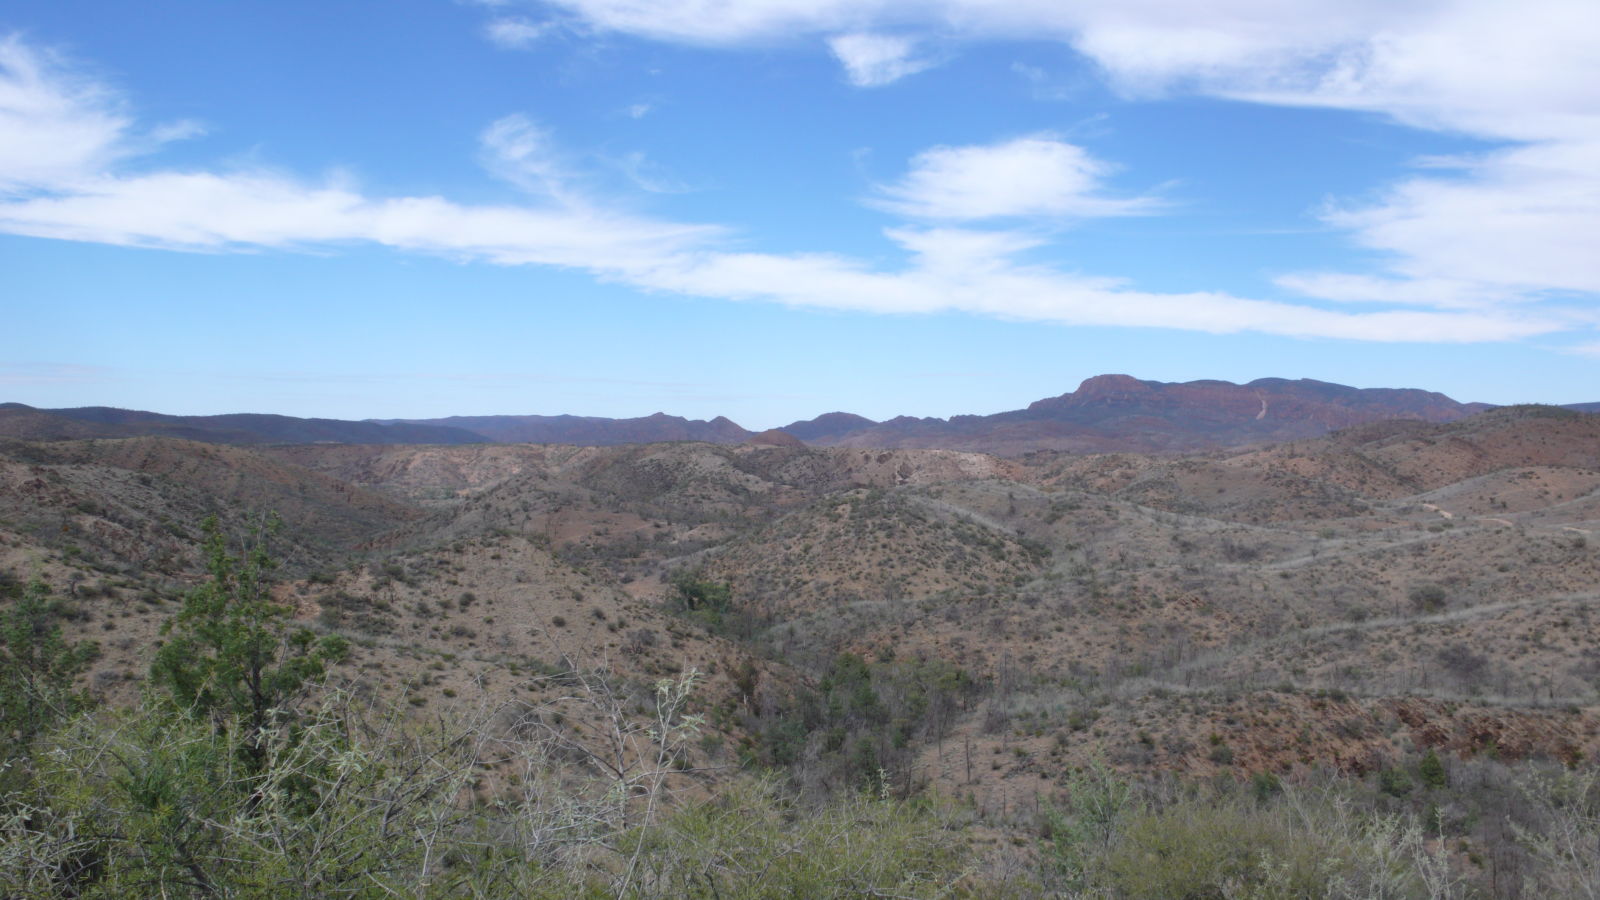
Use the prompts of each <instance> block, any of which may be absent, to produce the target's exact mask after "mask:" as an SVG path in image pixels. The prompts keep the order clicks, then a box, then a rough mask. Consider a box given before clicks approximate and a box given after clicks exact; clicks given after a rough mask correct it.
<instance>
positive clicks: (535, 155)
mask: <svg viewBox="0 0 1600 900" xmlns="http://www.w3.org/2000/svg"><path fill="white" fill-rule="evenodd" d="M479 143H480V144H481V145H482V147H483V153H482V155H481V160H482V162H483V165H484V168H486V169H488V170H489V171H490V172H492V173H493V174H494V175H495V176H496V177H499V178H501V179H503V180H505V181H507V182H510V183H511V184H514V185H516V186H517V187H519V188H522V189H523V190H524V191H526V192H528V193H529V194H532V195H533V196H536V197H546V198H549V199H552V200H557V201H561V202H568V203H571V202H576V195H575V194H574V192H573V191H572V189H571V187H570V185H571V182H572V175H571V173H570V171H569V167H568V166H567V165H566V164H565V163H563V162H562V161H561V159H560V154H559V153H558V152H557V150H556V148H555V144H554V142H553V141H552V140H551V139H550V134H549V132H547V131H546V130H545V129H543V128H541V127H539V126H538V125H535V124H534V123H533V121H532V120H531V119H529V118H528V117H527V116H525V115H522V114H520V113H515V114H512V115H509V116H505V117H503V118H500V119H497V120H495V121H494V122H493V123H492V124H490V125H489V127H488V128H486V129H484V132H483V134H482V135H481V136H480V137H479Z"/></svg>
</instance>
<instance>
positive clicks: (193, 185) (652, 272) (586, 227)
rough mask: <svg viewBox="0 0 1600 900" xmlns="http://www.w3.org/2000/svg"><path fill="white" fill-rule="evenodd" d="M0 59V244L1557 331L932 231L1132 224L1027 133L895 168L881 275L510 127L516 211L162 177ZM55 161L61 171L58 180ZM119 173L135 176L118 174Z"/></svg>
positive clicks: (1521, 333)
mask: <svg viewBox="0 0 1600 900" xmlns="http://www.w3.org/2000/svg"><path fill="white" fill-rule="evenodd" d="M4 46H5V47H6V55H4V56H0V121H4V122H6V123H7V125H8V126H9V127H8V128H7V129H6V130H5V131H4V132H0V134H3V137H0V141H4V142H5V144H4V149H3V150H0V160H3V161H4V165H3V167H0V184H3V185H6V192H5V193H4V194H0V231H4V232H6V233H10V234H19V235H31V236H35V237H42V238H56V239H64V240H77V241H93V242H99V243H107V244H119V245H129V246H142V247H156V248H166V249H175V250H188V251H210V252H230V251H258V250H268V249H272V250H299V249H311V248H315V249H333V248H337V247H339V246H342V245H348V244H360V243H367V244H376V245H380V246H384V247H389V248H393V249H395V250H397V251H403V252H418V253H429V254H439V255H445V256H450V257H453V258H459V259H464V260H475V261H481V262H486V263H492V264H498V265H540V266H560V267H568V268H574V269H579V270H583V271H587V272H589V273H591V274H592V275H594V276H595V277H597V278H600V279H604V280H609V281H614V282H619V283H623V284H628V285H632V286H635V287H637V288H640V289H643V290H647V291H667V292H678V293H685V294H694V295H698V296H705V297H715V298H722V299H727V300H734V301H756V302H771V303H781V304H785V305H790V306H797V307H810V308H826V309H839V310H852V311H860V312H868V313H888V314H925V313H936V312H962V313H968V314H974V315H982V316H990V317H995V318H1002V319H1011V320H1019V321H1037V322H1054V323H1063V324H1078V325H1124V326H1135V327H1163V328H1181V329H1191V330H1198V331H1205V332H1212V333H1230V332H1240V331H1255V332H1262V333H1269V334H1280V335H1293V336H1306V337H1335V338H1346V339H1352V340H1370V341H1489V340H1508V339H1515V338H1519V337H1525V336H1528V335H1533V334H1541V333H1549V332H1555V331H1560V330H1561V329H1563V328H1566V327H1568V325H1569V324H1570V322H1569V320H1567V319H1565V318H1563V317H1562V316H1560V315H1557V314H1552V313H1549V312H1540V311H1536V310H1527V309H1521V308H1516V309H1510V310H1507V309H1503V308H1486V309H1459V310H1434V309H1409V310H1382V311H1365V310H1360V311H1347V310H1343V309H1334V310H1330V309H1324V308H1319V307H1316V306H1309V305H1300V304H1295V303H1283V302H1273V301H1266V300H1255V299H1249V298H1241V297H1235V296H1232V295H1229V294H1226V293H1222V292H1212V291H1194V292H1187V293H1155V292H1148V291H1141V290H1138V289H1135V288H1133V287H1132V286H1130V285H1129V284H1128V283H1126V282H1125V281H1122V280H1120V279H1115V278H1106V277H1095V276H1089V275H1082V274H1077V273H1073V272H1067V271H1062V270H1059V269H1056V268H1052V267H1049V266H1043V265H1038V264H1035V263H1030V262H1028V261H1027V259H1026V255H1027V254H1028V253H1029V252H1030V251H1032V250H1035V249H1037V248H1038V247H1039V246H1040V242H1041V240H1042V238H1040V237H1038V236H1036V235H1033V234H1029V233H1024V232H1020V231H1016V230H1008V229H1004V228H1002V229H991V230H982V229H974V228H971V227H948V226H949V223H956V224H959V223H965V222H971V221H980V220H987V219H992V218H997V217H1005V216H1028V215H1045V216H1050V215H1089V214H1101V215H1105V214H1125V213H1127V212H1130V211H1133V210H1134V207H1131V206H1128V203H1129V202H1130V201H1118V200H1114V199H1113V200H1108V199H1105V198H1103V197H1102V196H1101V195H1100V193H1099V192H1098V186H1099V178H1100V177H1101V176H1102V175H1103V171H1104V170H1103V169H1102V168H1100V164H1097V163H1096V162H1095V161H1093V160H1092V159H1091V158H1089V157H1088V156H1087V155H1086V154H1084V153H1083V151H1081V149H1079V148H1075V147H1072V146H1071V145H1068V144H1064V143H1062V142H1060V141H1058V140H1055V139H1053V138H1049V137H1041V136H1033V137H1029V138H1023V139H1018V140H1016V141H1011V142H1002V143H1001V144H997V145H993V146H987V147H966V148H936V149H935V150H932V151H929V152H928V153H926V154H923V155H921V156H919V157H917V158H916V159H914V160H912V163H911V167H910V171H909V172H908V174H907V175H906V177H905V178H904V179H902V180H901V181H900V182H898V183H897V184H896V185H892V186H890V187H889V188H887V189H885V191H884V193H883V194H882V195H881V197H880V201H881V202H882V203H884V204H887V205H888V206H887V208H890V209H896V207H897V206H898V209H896V211H898V212H901V213H903V214H905V215H907V216H909V217H912V218H917V219H920V220H922V221H925V222H934V223H937V224H936V226H935V227H895V228H891V229H888V230H887V231H886V235H887V236H888V237H889V239H890V240H891V241H893V242H894V244H895V245H896V246H898V247H899V248H900V250H901V253H902V257H903V259H902V262H900V263H899V264H898V265H889V266H883V265H873V264H869V263H868V262H866V261H864V260H861V259H857V258H852V257H848V256H842V255H837V254H818V253H791V254H778V253H759V252H740V251H737V250H734V249H731V246H730V245H731V238H732V236H733V232H732V231H731V230H730V229H728V228H726V227H723V226H719V225H704V224H688V223H677V222H671V221H663V220H660V219H656V218H651V217H647V216H640V215H635V214H630V213H627V212H623V211H620V210H619V209H617V208H615V206H614V205H612V204H608V203H606V202H603V200H602V199H596V198H593V197H590V196H587V195H586V194H585V193H584V192H583V191H582V190H580V188H579V185H578V182H579V181H580V180H581V179H579V178H578V177H577V176H576V175H574V173H573V171H572V169H573V167H572V165H571V164H570V163H568V162H567V161H565V160H563V159H562V154H561V153H560V152H559V150H558V149H557V148H556V146H555V142H554V140H553V139H552V138H551V136H550V135H549V134H548V133H547V132H546V131H544V130H543V129H541V128H539V126H538V125H537V123H535V122H534V121H533V120H531V119H529V118H527V117H522V116H510V117H506V118H503V119H501V120H499V121H497V122H495V123H493V124H491V125H490V126H489V127H488V128H487V129H486V130H485V131H484V133H483V135H482V136H481V147H482V151H481V152H482V157H483V161H484V164H485V166H486V167H487V168H488V169H489V170H490V171H492V172H494V173H495V174H497V175H499V176H500V177H502V178H503V179H505V180H507V181H508V182H510V183H512V184H515V185H516V186H518V187H519V188H521V189H522V191H523V194H524V198H523V200H522V202H519V203H507V204H501V205H484V204H465V203H459V202H456V201H452V200H450V199H447V198H444V197H438V196H399V197H385V196H375V195H372V194H370V193H368V192H366V191H365V190H363V189H362V188H361V187H360V185H359V184H357V183H355V182H354V181H353V180H352V179H350V178H340V177H324V178H320V179H316V178H305V177H301V176H296V175H294V174H288V173H283V172H276V171H271V170H266V169H261V168H250V169H225V168H216V169H212V170H205V169H200V170H188V169H186V170H177V169H163V168H161V167H160V166H159V165H156V164H155V161H154V160H153V159H152V158H151V157H150V152H151V150H152V149H153V147H152V145H151V144H150V143H149V141H148V139H147V138H146V137H144V134H145V133H144V132H140V131H139V130H138V129H137V127H136V125H135V123H134V122H133V120H132V117H131V115H130V114H128V113H126V112H125V111H124V109H125V106H126V104H125V102H124V101H122V100H121V99H120V98H119V97H118V96H117V95H116V93H115V92H114V91H112V90H110V89H109V88H107V87H105V86H103V85H97V84H94V83H92V82H91V81H88V80H86V79H84V78H83V77H82V76H81V75H80V74H78V73H75V72H74V71H72V70H71V69H69V68H67V67H66V65H65V64H64V63H63V62H62V61H61V60H59V59H52V58H49V57H48V55H46V54H43V53H42V52H37V51H34V50H32V49H31V48H29V47H27V46H26V45H24V44H22V43H21V42H20V41H18V40H16V39H11V40H10V41H8V42H7V43H6V44H5V45H4ZM68 151H70V152H68ZM63 158H69V159H70V160H71V164H70V165H59V164H58V163H59V161H60V160H61V159H63ZM134 158H138V159H139V164H138V165H137V166H132V165H128V161H129V160H131V159H134ZM1006 160H1010V161H1011V162H1014V163H1016V164H1019V165H1021V164H1023V163H1024V162H1025V163H1027V165H1031V166H1033V167H1034V168H1033V169H1032V170H1031V171H1033V172H1034V173H1035V175H1037V176H1038V177H1039V178H1041V179H1042V180H1043V183H1044V187H1045V188H1047V189H1046V190H1042V191H1038V192H1037V193H1038V195H1039V196H1037V197H1031V196H1027V195H1025V194H1023V193H1021V192H1019V191H1018V190H1017V189H1016V188H1015V186H1014V185H1011V184H1010V183H1008V182H1006V181H1005V180H1004V179H999V180H994V179H991V178H990V177H988V176H991V175H993V174H994V171H995V168H996V167H997V166H998V165H999V164H1000V163H1002V162H1005V161H1006ZM986 173H987V174H986ZM1107 204H1109V205H1107Z"/></svg>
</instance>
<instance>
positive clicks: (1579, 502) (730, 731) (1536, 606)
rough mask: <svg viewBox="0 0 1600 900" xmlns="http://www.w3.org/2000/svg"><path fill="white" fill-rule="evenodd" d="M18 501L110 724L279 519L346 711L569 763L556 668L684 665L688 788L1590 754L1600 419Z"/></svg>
mask: <svg viewBox="0 0 1600 900" xmlns="http://www.w3.org/2000/svg"><path fill="white" fill-rule="evenodd" d="M1091 393H1092V392H1091ZM1141 393H1142V392H1141ZM1118 402H1120V401H1118ZM1429 402H1432V401H1429ZM1114 405H1115V404H1113V406H1114ZM1423 412H1425V407H1419V408H1418V414H1419V415H1421V414H1422V413H1423ZM0 498H4V506H0V568H3V569H4V570H6V571H8V572H9V573H10V575H9V576H8V577H9V580H10V581H11V582H13V583H14V582H16V581H19V580H22V579H24V578H25V577H28V576H29V575H31V574H34V573H37V574H39V575H40V576H42V577H43V578H45V579H46V580H47V581H49V582H50V583H52V584H53V585H54V586H55V587H56V589H57V590H58V591H60V592H61V593H62V594H63V595H64V596H67V597H69V598H71V603H72V605H73V610H74V613H73V617H72V619H71V621H70V627H71V629H72V631H73V632H74V633H75V634H78V635H82V636H88V637H95V638H97V639H100V640H101V641H102V644H103V653H102V656H101V657H100V658H99V659H98V660H96V661H95V662H94V664H93V665H92V668H91V671H90V672H89V674H88V676H87V677H88V684H89V686H90V687H91V689H93V690H94V691H96V692H99V693H101V694H102V695H104V696H106V697H108V698H111V699H113V700H115V699H117V698H121V699H123V700H126V699H131V698H132V697H133V696H136V694H137V690H138V685H139V683H140V680H141V677H142V673H143V671H144V667H145V662H144V661H145V660H146V659H147V658H148V653H149V648H150V647H151V645H152V644H153V642H155V641H156V640H157V639H158V635H157V626H158V625H159V624H160V622H161V621H163V620H164V619H165V617H166V616H167V615H169V614H170V612H171V610H172V609H173V608H174V598H175V597H176V596H177V595H178V594H179V593H180V592H181V591H182V590H183V589H184V588H185V586H186V585H189V584H192V583H194V581H195V579H196V577H197V574H198V559H197V558H196V555H195V552H194V542H195V539H196V535H197V532H198V529H199V523H200V520H201V519H202V518H203V517H205V516H207V515H210V514H218V515H221V516H222V517H223V520H224V525H225V527H227V528H228V529H230V530H231V532H232V533H234V534H235V535H240V536H242V535H244V534H245V533H246V532H247V531H248V529H249V527H250V525H251V522H252V521H256V519H255V518H254V517H255V514H256V512H258V511H260V510H266V509H272V510H275V511H276V512H277V513H278V514H279V516H281V518H282V519H283V521H284V526H285V527H284V529H283V532H282V535H281V537H280V538H279V539H278V543H277V546H278V548H279V551H280V555H281V557H282V558H283V560H284V562H285V567H284V569H283V570H282V571H281V573H280V574H281V576H282V577H283V583H282V584H281V586H280V588H279V596H280V597H281V598H283V600H284V601H286V602H288V603H289V604H290V605H291V606H292V608H293V609H294V615H295V616H296V618H297V620H298V621H300V622H302V623H304V624H306V625H308V626H310V627H312V628H314V629H316V630H318V631H321V632H324V633H336V634H341V635H344V636H345V637H346V638H348V639H349V640H350V641H351V643H352V654H353V655H352V657H351V659H350V661H349V662H348V663H346V664H344V665H343V666H341V667H340V672H341V675H340V677H341V678H343V679H345V680H346V681H347V682H348V683H349V684H350V685H352V686H353V687H354V688H355V689H357V690H359V691H361V692H363V695H374V696H391V697H396V698H399V697H404V698H405V701H406V703H407V705H408V706H409V707H411V708H415V709H420V710H423V711H427V712H440V711H447V710H458V709H460V710H464V709H469V708H481V707H482V705H483V704H489V705H490V706H491V707H492V706H494V705H496V704H503V703H508V702H517V703H522V702H529V703H541V704H542V703H546V702H549V703H556V704H564V705H560V706H559V708H560V709H562V710H564V711H563V712H562V713H561V716H562V719H561V720H560V721H563V722H565V723H566V724H564V725H562V728H563V729H571V733H570V735H569V736H570V737H571V739H572V740H578V739H579V736H580V735H582V734H596V733H603V731H604V729H605V727H607V726H606V725H605V722H606V721H607V720H606V719H605V715H611V716H623V717H624V718H626V717H627V716H631V715H634V714H635V713H628V712H626V711H625V710H614V711H613V712H612V713H607V714H605V715H601V714H600V713H597V712H596V710H595V709H594V708H591V707H587V706H585V705H584V704H582V703H576V704H574V703H573V701H572V696H571V692H570V690H569V687H570V683H569V682H562V681H560V680H559V679H556V680H551V679H552V678H554V676H553V675H551V674H550V673H556V672H567V671H573V670H577V671H591V672H597V673H598V672H603V673H606V676H605V677H607V678H613V679H617V683H618V684H628V685H634V686H635V687H631V688H628V690H630V691H646V693H647V690H646V688H645V687H643V686H646V685H649V684H651V683H652V682H653V681H654V680H656V679H660V678H664V677H676V676H679V675H681V673H684V672H687V671H690V670H694V671H696V672H699V673H702V675H703V676H704V680H703V683H702V687H701V691H700V694H699V696H698V698H697V699H696V701H695V703H696V706H695V709H696V711H697V712H698V714H700V715H703V716H704V717H705V721H706V722H707V729H708V731H707V732H706V735H705V737H704V739H703V740H702V741H701V742H700V743H699V744H698V745H697V746H696V748H695V750H694V751H693V759H694V760H695V765H696V766H705V767H706V768H707V770H708V771H716V772H722V771H730V772H731V771H737V770H740V769H741V768H743V767H749V766H754V765H765V766H772V767H775V768H777V769H778V770H780V771H782V772H784V773H785V777H786V778H788V779H790V780H791V781H792V782H793V783H794V784H796V785H798V786H799V787H800V788H801V789H802V790H804V791H806V792H808V793H809V794H813V795H817V796H825V795H829V794H831V793H833V792H836V791H838V790H841V789H844V788H847V787H849V786H851V785H860V784H862V783H866V782H864V781H863V779H865V780H866V781H871V780H872V779H874V778H878V777H880V776H879V773H880V772H881V773H882V774H883V776H884V777H887V778H888V779H889V780H890V783H892V784H895V785H898V786H899V787H898V788H897V790H901V789H903V790H905V791H908V792H916V791H921V790H927V791H931V792H933V793H935V794H938V795H943V796H949V797H961V798H966V799H965V801H964V802H969V803H971V804H972V808H973V809H975V810H980V811H983V812H982V813H981V814H982V815H983V816H985V817H986V820H991V819H990V818H988V817H997V816H998V818H992V821H993V822H995V823H996V824H997V827H1006V828H1010V827H1013V826H1015V825H1016V822H1017V820H1016V819H1015V818H1014V816H1015V811H1016V810H1018V809H1022V808H1026V807H1027V806H1028V805H1029V804H1037V803H1038V802H1039V798H1040V797H1047V796H1057V795H1059V793H1060V792H1061V790H1062V789H1063V785H1066V784H1068V783H1070V782H1071V781H1072V779H1073V778H1076V777H1078V775H1077V774H1075V773H1077V772H1079V771H1081V767H1084V766H1089V765H1092V764H1096V763H1104V764H1107V765H1109V766H1111V767H1112V768H1113V769H1114V770H1116V771H1119V772H1122V773H1126V774H1128V775H1130V776H1136V777H1141V778H1145V777H1149V778H1155V777H1158V776H1163V777H1164V776H1174V775H1175V776H1180V777H1184V778H1210V777H1213V776H1217V775H1222V776H1226V777H1230V778H1236V779H1248V778H1255V777H1257V776H1260V777H1266V776H1271V778H1274V779H1283V780H1284V781H1286V782H1295V781H1297V780H1298V781H1299V782H1302V783H1310V781H1311V780H1313V779H1315V778H1319V777H1323V775H1322V774H1319V773H1328V772H1336V773H1342V777H1346V778H1352V779H1364V778H1365V779H1375V778H1378V777H1380V776H1382V777H1392V776H1388V775H1382V773H1385V772H1391V773H1392V772H1393V771H1395V770H1397V769H1405V767H1408V766H1410V767H1413V768H1414V767H1415V766H1416V765H1417V762H1416V761H1417V759H1418V758H1419V754H1421V753H1423V752H1425V751H1427V750H1430V749H1432V750H1434V751H1436V752H1437V754H1438V755H1440V756H1441V757H1442V758H1443V759H1444V760H1445V764H1446V765H1447V767H1448V769H1449V771H1451V772H1465V771H1467V770H1468V769H1469V768H1471V767H1473V766H1479V767H1481V766H1484V765H1490V764H1491V762H1492V764H1493V765H1505V764H1509V763H1512V762H1515V761H1518V760H1535V761H1537V760H1563V761H1568V762H1575V761H1577V760H1581V759H1593V758H1597V754H1600V657H1597V655H1596V652H1595V649H1594V648H1595V647H1597V646H1600V593H1597V592H1596V585H1597V584H1600V549H1597V547H1600V545H1597V544H1596V540H1595V534H1596V532H1597V530H1600V420H1597V419H1595V418H1594V417H1592V416H1586V415H1581V414H1578V413H1574V412H1570V411H1564V410H1556V409H1551V408H1544V407H1514V408H1505V409H1496V410H1491V411H1488V412H1485V413H1480V414H1478V415H1475V416H1471V417H1468V418H1463V419H1459V420H1456V421H1452V422H1446V423H1430V422H1425V421H1421V420H1415V419H1414V420H1400V421H1386V422H1380V423H1367V424H1361V425H1356V426H1354V427H1350V428H1346V429H1343V430H1339V431H1335V432H1332V433H1330V434H1327V435H1324V436H1320V437H1313V438H1305V439H1298V440H1294V441H1290V442H1286V443H1278V444H1271V445H1265V446H1258V447H1248V448H1243V449H1235V450H1216V451H1210V452H1206V453H1201V454H1190V455H1178V454H1171V453H1163V454H1134V453H1109V454H1087V455H1084V454H1068V453H1059V452H1035V453H1031V454H1028V455H1026V456H1024V457H1018V458H1006V457H1000V456H992V455H985V454H977V453H969V452H960V451H952V450H930V449H896V450H877V449H870V450H869V449H863V448H853V447H832V448H814V447H803V446H793V445H788V446H772V445H767V444H761V443H744V444H714V443H696V442H674V443H662V444H647V445H624V446H612V447H581V446H571V445H554V444H540V445H523V444H519V445H504V444H481V443H480V444H470V445H457V446H441V445H431V446H404V445H370V444H369V445H345V444H302V445H294V446H273V447H258V448H247V447H219V446H216V445H210V444H201V443H195V442H188V441H179V440H173V439H168V438H148V437H145V438H133V439H123V440H85V441H59V442H48V443H37V442H22V441H11V442H6V443H4V444H0ZM529 679H533V682H534V684H535V686H534V687H529V686H528V685H529V684H530V682H529ZM840 685H854V687H850V688H849V689H848V691H847V692H846V693H845V694H841V693H840V691H841V690H845V689H844V688H841V687H840ZM562 698H566V699H562ZM830 698H831V699H830ZM852 698H853V699H852ZM863 698H866V699H863ZM861 703H865V704H867V705H866V706H864V707H858V705H857V704H861ZM639 708H640V709H642V708H643V707H639ZM613 721H620V720H613ZM640 727H643V726H640ZM563 733H564V734H565V733H568V732H566V731H563ZM957 748H959V749H957ZM1473 771H1478V770H1477V769H1473ZM1497 777H1498V776H1497ZM1419 802H1420V801H1419ZM997 811H998V812H997ZM1004 811H1011V812H1004ZM1002 813H1003V815H1002ZM1008 817H1010V818H1008ZM1006 822H1009V823H1011V824H1009V825H1003V826H1001V825H1000V823H1006ZM1452 827H1454V828H1457V831H1458V833H1459V835H1460V839H1461V840H1463V841H1466V842H1467V843H1468V845H1469V846H1478V845H1477V844H1474V843H1473V842H1480V841H1489V840H1491V837H1490V836H1488V835H1487V833H1486V832H1483V831H1482V829H1481V828H1479V826H1477V825H1471V824H1462V825H1457V826H1452ZM1474 829H1478V830H1474ZM1485 846H1487V845H1485Z"/></svg>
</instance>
